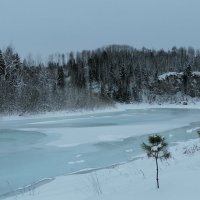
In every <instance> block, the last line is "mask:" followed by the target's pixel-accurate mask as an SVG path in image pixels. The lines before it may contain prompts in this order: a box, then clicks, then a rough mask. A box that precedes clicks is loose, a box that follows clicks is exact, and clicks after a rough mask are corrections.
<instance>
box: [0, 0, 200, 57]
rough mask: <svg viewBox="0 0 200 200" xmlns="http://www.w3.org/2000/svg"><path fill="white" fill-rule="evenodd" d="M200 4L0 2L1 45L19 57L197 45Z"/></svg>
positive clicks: (187, 0) (161, 0) (178, 0)
mask: <svg viewBox="0 0 200 200" xmlns="http://www.w3.org/2000/svg"><path fill="white" fill-rule="evenodd" d="M199 9H200V1H199V0H0V47H1V48H2V47H5V46H7V45H9V44H12V45H13V46H14V47H15V48H16V49H17V50H18V51H19V52H20V53H21V54H22V55H23V56H25V55H27V54H28V53H32V54H34V55H37V54H41V55H42V56H46V55H48V54H50V53H55V52H63V53H65V52H69V51H71V50H72V51H76V50H79V51H81V50H83V49H94V48H97V47H101V46H104V45H108V44H127V45H131V46H134V47H137V48H141V47H143V46H145V47H148V48H156V49H158V48H165V49H168V48H171V47H172V46H174V45H176V46H186V47H187V46H193V47H195V48H199V47H200V12H199Z"/></svg>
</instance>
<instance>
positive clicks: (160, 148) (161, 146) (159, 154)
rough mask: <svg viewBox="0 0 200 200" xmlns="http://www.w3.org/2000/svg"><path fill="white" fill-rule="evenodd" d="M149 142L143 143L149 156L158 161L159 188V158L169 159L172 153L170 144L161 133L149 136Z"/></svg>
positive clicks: (157, 176) (157, 178)
mask: <svg viewBox="0 0 200 200" xmlns="http://www.w3.org/2000/svg"><path fill="white" fill-rule="evenodd" d="M148 142H149V144H145V143H143V144H142V148H143V150H144V151H145V152H146V154H147V156H148V157H149V158H153V159H155V161H156V182H157V188H159V167H158V160H167V159H168V158H170V156H171V154H170V152H169V151H168V149H167V147H168V144H167V143H166V142H165V138H164V137H161V136H160V135H153V136H149V138H148Z"/></svg>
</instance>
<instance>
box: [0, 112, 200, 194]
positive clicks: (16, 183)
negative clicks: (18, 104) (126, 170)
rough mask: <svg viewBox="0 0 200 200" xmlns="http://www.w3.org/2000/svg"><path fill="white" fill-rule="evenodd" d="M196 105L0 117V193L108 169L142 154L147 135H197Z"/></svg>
mask: <svg viewBox="0 0 200 200" xmlns="http://www.w3.org/2000/svg"><path fill="white" fill-rule="evenodd" d="M198 128H200V112H199V110H195V109H137V110H132V109H127V110H124V111H115V112H105V113H96V114H95V113H92V114H82V115H76V116H69V115H68V116H65V117H46V118H45V117H43V118H42V117H41V118H35V119H23V120H20V119H18V120H17V119H16V120H1V121H0V197H1V198H3V197H5V195H7V194H9V193H12V192H13V191H16V190H17V189H18V188H23V187H25V186H27V185H35V184H36V183H38V182H39V181H41V180H45V179H47V178H53V177H56V176H61V175H66V174H70V173H74V172H79V173H86V172H87V171H88V170H93V169H99V168H106V167H109V166H112V165H115V164H119V163H124V162H129V161H131V160H134V159H136V158H137V156H139V155H141V153H142V150H141V143H142V142H144V141H146V138H147V135H148V134H152V133H157V132H159V133H161V134H162V135H163V136H165V137H166V138H167V141H168V142H169V143H170V145H175V143H176V142H180V141H186V140H189V139H194V138H197V134H196V130H197V129H198Z"/></svg>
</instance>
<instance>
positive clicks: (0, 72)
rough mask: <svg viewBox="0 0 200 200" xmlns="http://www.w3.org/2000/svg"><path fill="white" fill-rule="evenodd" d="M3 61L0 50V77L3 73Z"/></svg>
mask: <svg viewBox="0 0 200 200" xmlns="http://www.w3.org/2000/svg"><path fill="white" fill-rule="evenodd" d="M5 67H6V65H5V61H4V59H3V55H2V51H1V50H0V77H1V76H2V75H4V74H5Z"/></svg>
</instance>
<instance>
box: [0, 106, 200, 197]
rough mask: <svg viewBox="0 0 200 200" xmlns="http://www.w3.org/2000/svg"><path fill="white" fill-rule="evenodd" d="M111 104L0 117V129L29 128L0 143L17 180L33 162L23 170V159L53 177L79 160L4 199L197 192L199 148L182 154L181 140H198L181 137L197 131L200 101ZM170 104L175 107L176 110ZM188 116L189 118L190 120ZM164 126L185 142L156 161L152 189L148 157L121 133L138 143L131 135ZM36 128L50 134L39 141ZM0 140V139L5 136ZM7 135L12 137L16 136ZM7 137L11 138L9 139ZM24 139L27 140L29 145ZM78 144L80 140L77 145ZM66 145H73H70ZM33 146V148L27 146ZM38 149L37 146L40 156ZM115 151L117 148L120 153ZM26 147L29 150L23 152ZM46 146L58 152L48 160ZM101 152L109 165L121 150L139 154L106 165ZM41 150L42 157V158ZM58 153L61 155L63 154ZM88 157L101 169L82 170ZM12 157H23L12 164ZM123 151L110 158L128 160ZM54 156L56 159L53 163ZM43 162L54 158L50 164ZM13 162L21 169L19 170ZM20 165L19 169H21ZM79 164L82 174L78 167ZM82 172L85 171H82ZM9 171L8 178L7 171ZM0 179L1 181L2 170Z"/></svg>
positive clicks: (152, 168) (151, 164)
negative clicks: (157, 166)
mask: <svg viewBox="0 0 200 200" xmlns="http://www.w3.org/2000/svg"><path fill="white" fill-rule="evenodd" d="M116 107H117V108H112V109H109V110H108V109H106V110H99V111H93V112H89V111H88V112H79V113H67V112H61V113H47V114H40V115H35V116H21V117H19V116H13V117H10V118H9V117H3V118H2V120H1V122H0V128H1V129H0V131H2V130H4V129H5V128H6V129H9V130H12V131H19V133H20V131H22V133H21V134H23V135H22V136H23V137H24V136H25V135H26V134H32V135H30V136H28V137H30V138H29V139H31V140H29V139H28V138H27V140H25V141H19V143H17V145H18V146H16V147H15V148H14V147H9V148H10V149H8V148H7V150H8V156H11V157H8V159H9V158H12V159H16V161H14V160H12V162H10V160H8V159H6V157H5V156H6V154H5V152H6V148H5V149H2V151H0V153H2V152H3V153H4V154H5V155H4V154H3V155H4V157H2V159H4V161H6V162H7V163H12V164H9V168H10V169H11V170H12V173H13V177H15V178H16V179H17V178H19V177H22V176H23V179H24V178H26V176H27V177H28V176H30V173H32V172H33V171H32V170H33V169H27V167H26V165H27V163H28V165H27V166H29V167H30V168H31V167H32V165H33V167H34V168H38V169H36V171H34V173H36V172H38V173H41V172H42V170H44V169H43V168H46V170H45V172H46V171H49V172H48V173H47V175H48V176H44V177H45V178H51V177H54V176H55V174H63V172H64V171H65V169H66V170H71V171H72V172H73V171H74V170H75V169H78V168H73V167H74V166H78V167H79V166H80V173H78V174H73V175H66V176H59V177H56V178H55V180H53V181H52V182H50V183H48V184H46V185H43V186H41V187H37V188H35V186H31V187H29V189H28V190H29V191H28V192H27V190H21V191H20V193H18V194H17V193H16V194H15V195H14V196H13V197H10V198H9V199H10V200H11V199H12V200H13V199H19V200H25V199H27V200H29V199H33V200H40V199H42V200H48V199H49V200H52V199H59V200H62V199H63V200H64V199H73V200H84V199H85V200H86V199H87V200H90V199H98V198H99V199H102V200H104V199H105V200H108V199H109V200H110V199H111V200H112V199H113V200H117V199H119V200H121V199H133V198H134V199H138V200H143V199H147V197H148V198H149V197H150V198H151V199H163V200H165V199H170V200H173V199H182V200H183V199H189V197H190V196H192V195H193V196H192V197H196V196H197V193H198V189H197V187H198V186H197V184H196V182H197V181H198V179H197V178H198V175H199V174H198V173H200V172H199V171H200V164H198V163H200V160H199V156H200V155H199V153H200V152H195V153H194V154H192V155H185V154H183V152H184V151H185V149H184V147H185V146H193V145H194V144H198V142H199V141H198V140H193V141H188V138H190V136H191V134H193V138H194V135H196V131H197V130H198V129H199V127H200V123H199V121H200V120H199V119H200V113H199V111H198V109H199V108H200V104H198V103H197V104H189V105H186V106H185V105H147V104H138V105H136V104H135V105H117V106H116ZM155 108H159V109H155ZM164 108H165V109H164ZM166 108H168V109H166ZM174 108H179V109H180V110H179V109H174ZM192 122H196V123H193V124H190V123H192ZM185 126H187V127H185ZM181 127H184V128H181ZM175 128H179V129H175ZM171 129H175V130H174V131H173V132H172V133H171V132H166V135H167V136H168V139H169V140H170V141H171V139H170V138H172V139H173V138H174V141H176V142H177V141H179V138H181V141H185V142H183V143H179V144H178V145H177V146H175V147H173V146H171V147H170V151H171V152H172V155H173V158H172V159H171V160H169V161H168V162H167V163H166V162H163V163H161V165H160V179H161V180H160V181H161V189H160V190H157V189H156V185H155V163H154V161H152V160H149V159H147V158H146V156H145V155H141V152H142V151H141V149H140V148H139V149H140V151H139V150H138V149H137V148H138V147H137V148H136V149H134V148H132V147H131V146H130V144H129V143H130V142H129V143H128V145H127V141H128V139H127V138H130V137H135V139H136V142H137V138H139V137H140V136H141V135H146V134H150V133H155V132H156V133H157V132H164V131H167V130H171ZM23 131H24V132H23ZM35 133H38V135H36V136H37V137H38V138H39V139H40V140H38V138H35V137H33V136H34V134H35ZM182 133H183V134H182ZM9 134H10V133H9ZM43 134H44V135H46V136H47V138H49V139H45V140H44V141H43V139H41V138H40V137H41V136H42V138H43ZM176 134H178V136H176ZM11 135H12V134H11ZM22 136H21V137H22ZM54 136H56V137H54ZM3 139H4V140H5V139H8V138H3ZM11 139H13V138H11ZM14 139H15V140H16V141H18V139H19V138H17V139H16V138H14ZM25 139H26V138H25ZM135 139H134V138H133V140H131V138H130V139H129V140H131V141H132V142H133V143H132V142H131V144H133V145H134V142H135V141H134V140H135ZM143 139H144V138H143V137H142V138H140V140H139V143H140V144H141V142H142V140H143ZM6 141H7V140H6ZM10 141H11V142H12V140H10ZM27 141H28V142H27ZM23 142H25V144H26V145H25V149H23V148H22V147H21V144H22V143H23ZM29 142H31V143H30V144H29ZM2 144H3V143H2ZM94 144H96V145H94ZM3 147H4V146H3ZM79 147H81V149H80V148H79ZM127 147H129V148H127ZM70 148H73V149H71V150H70ZM27 149H28V151H27ZM43 149H44V151H43ZM54 149H55V150H54ZM97 149H98V150H97ZM4 150H5V152H4ZM16 150H17V152H16V153H14V157H13V153H12V152H15V151H16ZM74 150H75V151H76V152H75V153H73V154H71V155H69V157H68V155H65V154H67V153H69V154H70V153H71V151H74ZM82 150H84V151H85V158H83V157H82V156H83V155H81V154H79V151H82ZM35 151H36V152H37V154H35V153H33V152H35ZM38 151H41V157H40V153H39V154H38ZM122 151H123V152H124V153H123V154H122ZM95 152H96V154H95ZM21 153H22V154H21ZM29 153H31V155H33V156H34V157H33V158H29V157H30V156H29ZM51 153H53V156H56V157H57V158H56V159H54V160H50V157H52V156H51ZM88 153H89V154H88ZM103 154H105V156H103ZM107 154H108V155H109V156H112V157H110V160H111V162H110V161H109V162H110V163H112V164H115V163H116V157H122V158H123V156H124V155H126V154H128V155H129V156H130V157H129V156H127V158H128V159H130V160H133V159H134V156H136V157H138V159H137V160H135V161H133V162H132V161H131V162H128V163H126V164H123V165H119V164H118V165H116V166H113V167H109V168H107V169H105V167H106V166H111V165H110V163H109V162H108V160H106V159H109V156H107ZM45 155H48V156H47V157H45ZM63 155H64V156H65V157H63ZM20 156H21V158H20ZM38 156H39V157H38ZM106 156H107V157H106ZM58 157H59V158H58ZM60 157H63V159H64V160H60ZM93 157H94V158H95V159H96V161H98V163H97V164H95V167H94V168H98V165H99V163H101V162H102V163H101V164H102V165H101V166H99V168H104V169H101V170H97V171H93V170H91V171H90V170H89V169H88V171H87V169H86V166H88V168H90V167H91V168H92V165H93V164H94V163H92V162H94V161H95V159H93ZM104 157H105V158H104ZM113 157H114V159H113ZM18 158H19V159H20V160H21V161H20V162H22V163H19V161H18ZM127 158H125V157H124V159H121V158H120V159H119V160H117V163H120V162H119V161H122V162H123V161H126V162H127ZM2 159H1V161H2ZM47 159H48V161H47ZM112 159H113V160H112ZM49 160H50V162H49ZM43 161H44V162H43ZM99 161H101V162H99ZM29 162H30V163H29ZM35 162H36V163H35ZM40 162H41V163H45V166H43V167H42V168H40V166H38V165H42V164H39V163H40ZM55 162H57V164H56V163H55ZM108 163H109V164H108ZM2 164H3V165H1V168H2V169H3V171H5V173H7V171H9V170H8V169H7V168H8V166H7V167H6V164H4V163H2ZM48 164H51V165H53V166H54V167H55V169H54V167H52V166H49V165H48ZM10 165H12V166H10ZM15 165H16V166H15ZM56 165H62V168H63V169H62V170H63V171H62V170H61V173H56V172H55V171H56V170H60V169H59V167H57V166H56ZM81 166H82V167H81ZM20 168H21V169H22V170H21V171H20ZM73 169H74V170H73ZM24 170H25V172H26V174H23V173H24ZM82 170H83V171H84V173H81V171H82ZM31 171H32V172H31ZM86 171H87V173H85V172H86ZM18 172H20V173H21V175H22V176H21V175H20V174H19V175H17V174H16V173H18ZM69 172H70V171H68V172H66V173H67V174H69ZM5 173H4V174H5ZM0 174H1V172H0ZM4 174H1V175H4ZM49 174H52V176H49ZM56 176H57V175H56ZM10 177H12V174H11V175H10ZM39 177H40V176H39ZM44 177H43V178H44ZM3 178H4V179H5V180H6V176H5V177H3ZM29 178H30V177H29ZM21 179H22V178H21ZM30 180H31V179H30ZM36 180H38V179H36ZM39 180H40V179H39ZM1 181H2V178H1ZM47 182H48V181H47ZM29 183H31V182H29ZM17 184H19V185H20V184H24V183H23V182H20V181H18V182H17ZM23 191H26V192H23Z"/></svg>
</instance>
